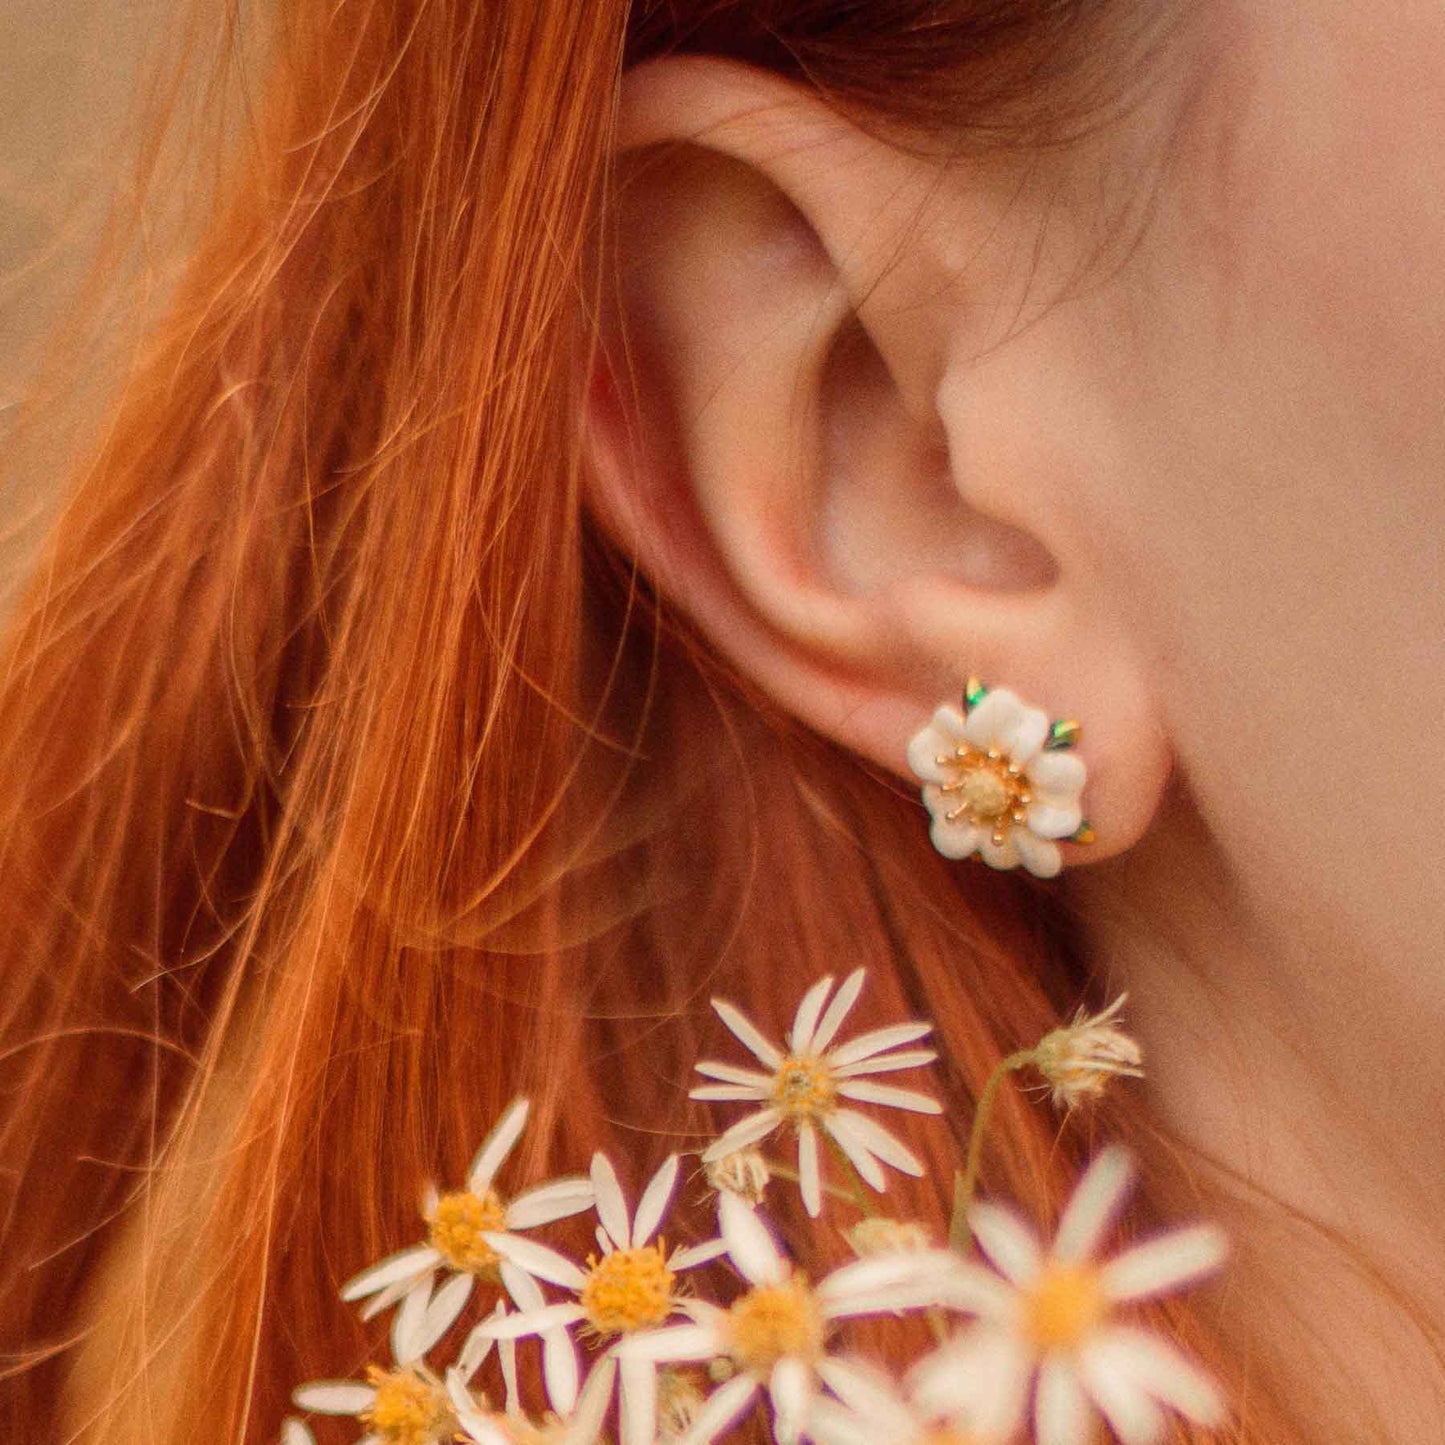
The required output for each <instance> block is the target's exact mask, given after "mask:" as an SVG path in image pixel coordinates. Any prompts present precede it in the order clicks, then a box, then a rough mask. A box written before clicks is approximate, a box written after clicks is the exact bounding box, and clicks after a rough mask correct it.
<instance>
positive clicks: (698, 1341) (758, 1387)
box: [617, 1194, 966, 1445]
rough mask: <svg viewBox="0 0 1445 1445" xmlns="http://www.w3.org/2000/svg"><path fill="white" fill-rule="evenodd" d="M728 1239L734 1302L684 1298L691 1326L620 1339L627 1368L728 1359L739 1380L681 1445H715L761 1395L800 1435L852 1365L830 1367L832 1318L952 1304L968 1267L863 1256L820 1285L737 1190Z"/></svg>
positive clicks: (713, 1399)
mask: <svg viewBox="0 0 1445 1445" xmlns="http://www.w3.org/2000/svg"><path fill="white" fill-rule="evenodd" d="M718 1218H719V1221H720V1223H721V1226H722V1237H723V1243H724V1244H725V1245H726V1246H727V1252H728V1255H729V1257H730V1258H731V1260H732V1262H733V1264H734V1265H735V1266H736V1267H737V1270H738V1272H739V1274H741V1275H742V1277H743V1280H744V1281H745V1283H746V1285H747V1288H746V1289H745V1290H744V1292H743V1293H742V1294H740V1295H739V1296H738V1298H737V1299H735V1300H734V1301H733V1302H732V1304H731V1305H730V1306H728V1308H726V1309H723V1308H720V1307H719V1306H717V1305H714V1304H709V1303H707V1302H706V1301H703V1300H699V1299H688V1300H684V1301H683V1302H682V1307H683V1310H684V1311H685V1312H686V1314H687V1315H688V1316H689V1322H688V1323H686V1324H675V1325H668V1326H664V1327H663V1328H661V1329H658V1330H651V1331H647V1332H644V1333H642V1334H638V1335H633V1336H632V1337H631V1338H629V1339H627V1340H624V1341H623V1342H622V1343H621V1344H620V1345H618V1346H617V1354H618V1358H619V1359H620V1360H621V1362H622V1367H623V1368H624V1369H626V1368H628V1365H629V1363H630V1362H633V1361H646V1362H647V1363H648V1364H649V1365H652V1366H656V1365H659V1364H687V1363H700V1362H711V1361H722V1362H724V1364H725V1366H726V1368H728V1369H730V1370H732V1371H733V1372H734V1373H732V1375H731V1378H728V1379H726V1381H725V1383H723V1384H720V1385H718V1386H717V1388H716V1389H714V1390H713V1391H712V1392H711V1393H710V1394H709V1395H708V1397H707V1399H706V1401H705V1402H704V1403H703V1405H702V1406H701V1408H700V1409H698V1410H697V1412H696V1414H695V1415H694V1417H693V1419H692V1423H691V1424H690V1426H689V1427H688V1429H687V1431H686V1433H685V1434H684V1435H683V1436H682V1437H681V1438H682V1445H709V1442H711V1441H713V1440H716V1439H718V1437H719V1436H721V1435H722V1434H723V1433H724V1432H725V1431H726V1430H727V1429H728V1428H729V1426H731V1425H732V1424H733V1423H734V1422H735V1421H736V1420H737V1419H738V1418H739V1417H740V1416H741V1415H742V1414H743V1412H744V1411H745V1410H747V1409H748V1408H749V1407H750V1406H751V1405H752V1404H753V1403H754V1401H755V1400H756V1399H757V1398H758V1397H759V1395H761V1394H766V1396H767V1398H768V1399H769V1401H770V1403H771V1406H772V1413H773V1429H774V1433H775V1434H776V1437H777V1439H778V1440H780V1441H782V1442H784V1445H791V1442H793V1441H796V1440H797V1439H798V1438H799V1436H800V1434H801V1433H802V1431H803V1430H804V1428H805V1426H806V1422H807V1419H808V1412H809V1410H810V1409H811V1408H812V1405H813V1402H814V1400H815V1399H816V1398H817V1396H818V1394H819V1383H820V1380H821V1379H822V1378H823V1375H822V1371H823V1369H824V1367H825V1366H827V1368H828V1369H829V1372H830V1374H839V1373H846V1371H847V1369H848V1366H847V1364H846V1363H845V1362H844V1361H842V1360H837V1359H835V1360H833V1362H832V1364H831V1365H829V1364H828V1361H829V1355H828V1346H829V1338H830V1335H831V1334H832V1330H833V1326H834V1325H835V1324H836V1323H837V1322H838V1321H839V1320H843V1319H849V1318H852V1317H855V1316H858V1315H874V1314H898V1313H901V1312H903V1311H905V1310H915V1309H926V1308H929V1307H930V1306H933V1305H941V1304H943V1303H945V1300H944V1298H943V1297H944V1295H947V1294H951V1293H953V1291H952V1290H950V1288H949V1284H950V1282H956V1281H957V1280H958V1278H959V1277H960V1271H963V1270H966V1266H964V1265H963V1262H962V1261H961V1260H959V1259H958V1258H957V1257H956V1256H954V1255H952V1254H949V1253H947V1252H945V1251H940V1250H932V1251H926V1252H916V1253H908V1254H898V1255H893V1256H890V1257H886V1258H884V1257H878V1258H874V1259H865V1260H857V1261H855V1262H853V1263H852V1264H846V1265H843V1266H842V1267H841V1268H839V1269H836V1270H834V1271H833V1272H832V1274H830V1275H828V1276H827V1277H826V1278H824V1279H822V1280H820V1281H819V1282H818V1283H817V1284H816V1285H814V1284H811V1283H810V1282H809V1281H808V1279H807V1278H806V1277H805V1276H804V1275H803V1274H801V1273H799V1272H798V1271H797V1270H795V1269H794V1268H793V1266H792V1265H791V1264H790V1263H789V1262H788V1261H787V1260H786V1259H785V1258H784V1257H783V1255H782V1253H781V1252H780V1251H779V1249H778V1246H777V1244H776V1243H775V1242H774V1240H773V1237H772V1235H771V1234H770V1233H769V1232H768V1229H767V1226H766V1225H765V1224H764V1223H763V1222H762V1220H761V1219H760V1218H759V1217H758V1215H757V1213H756V1212H755V1211H754V1210H753V1209H751V1208H750V1207H749V1206H748V1204H747V1203H746V1202H745V1201H744V1200H742V1199H740V1198H739V1197H738V1196H737V1195H735V1194H724V1195H722V1196H721V1198H720V1200H719V1205H718Z"/></svg>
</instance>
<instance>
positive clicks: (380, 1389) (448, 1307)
mask: <svg viewBox="0 0 1445 1445" xmlns="http://www.w3.org/2000/svg"><path fill="white" fill-rule="evenodd" d="M459 1288H460V1286H459V1285H458V1284H457V1281H455V1280H453V1281H451V1282H450V1283H449V1284H448V1285H443V1286H442V1288H441V1289H440V1290H438V1291H437V1294H436V1297H435V1298H432V1297H431V1291H430V1290H429V1289H428V1290H426V1291H425V1292H418V1293H416V1294H414V1295H412V1296H410V1297H409V1298H408V1299H407V1301H406V1303H405V1304H404V1305H403V1306H402V1308H401V1310H399V1311H398V1313H397V1319H398V1321H399V1322H401V1323H399V1325H398V1326H397V1327H394V1328H393V1330H392V1353H393V1357H394V1365H393V1368H392V1369H389V1370H384V1369H382V1368H381V1367H380V1366H377V1365H373V1366H372V1367H371V1368H370V1369H369V1370H368V1371H367V1374H366V1379H365V1380H312V1381H311V1382H310V1383H309V1384H305V1385H302V1386H301V1387H300V1388H299V1389H298V1390H296V1391H295V1393H294V1394H293V1395H292V1396H291V1399H292V1403H293V1404H295V1405H296V1407H297V1408H298V1409H301V1410H307V1411H310V1412H311V1413H313V1414H316V1415H347V1416H350V1417H352V1418H353V1419H355V1420H356V1421H357V1422H358V1423H359V1424H360V1425H362V1426H363V1427H364V1428H365V1430H366V1433H365V1435H363V1436H362V1439H361V1441H359V1442H358V1445H443V1442H445V1441H449V1440H451V1439H452V1437H453V1436H454V1435H455V1433H456V1428H457V1421H456V1415H455V1412H454V1410H453V1408H452V1404H451V1400H450V1398H449V1396H448V1393H447V1390H446V1388H445V1386H444V1385H443V1384H442V1382H441V1381H440V1380H439V1379H438V1378H437V1376H436V1374H435V1373H434V1372H433V1371H432V1370H431V1369H430V1368H429V1367H428V1366H427V1364H426V1362H425V1360H424V1358H423V1357H424V1356H425V1355H426V1353H427V1351H428V1350H430V1349H431V1348H432V1346H433V1345H435V1344H436V1343H437V1341H438V1340H440V1339H441V1337H442V1336H443V1335H444V1334H445V1333H446V1332H447V1330H449V1329H450V1328H451V1326H452V1324H453V1323H454V1322H455V1320H456V1317H457V1312H458V1311H457V1309H456V1308H454V1307H453V1305H454V1300H453V1299H452V1298H450V1297H448V1290H450V1291H451V1295H452V1296H454V1295H455V1294H456V1293H457V1290H458V1289H459ZM417 1300H420V1301H421V1303H420V1304H419V1305H418V1304H417V1303H415V1301H417ZM403 1317H405V1318H404V1321H403ZM282 1431H283V1432H282V1437H281V1438H282V1442H283V1445H307V1442H309V1441H310V1438H311V1431H310V1430H309V1429H308V1428H307V1427H306V1426H305V1425H304V1424H302V1423H301V1422H300V1421H299V1420H295V1421H293V1420H288V1421H287V1422H286V1424H285V1425H284V1426H283V1427H282Z"/></svg>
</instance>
